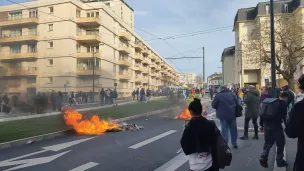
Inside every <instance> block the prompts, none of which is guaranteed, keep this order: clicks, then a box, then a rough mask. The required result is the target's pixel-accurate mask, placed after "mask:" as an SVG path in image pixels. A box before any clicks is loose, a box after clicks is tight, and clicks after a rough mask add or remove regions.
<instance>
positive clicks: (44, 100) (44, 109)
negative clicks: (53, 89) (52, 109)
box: [42, 93, 49, 112]
mask: <svg viewBox="0 0 304 171" xmlns="http://www.w3.org/2000/svg"><path fill="white" fill-rule="evenodd" d="M48 101H49V100H48V97H47V96H46V94H45V93H42V104H43V105H42V112H44V111H46V109H47V106H48Z"/></svg>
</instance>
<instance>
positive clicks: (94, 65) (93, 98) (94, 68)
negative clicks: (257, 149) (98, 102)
mask: <svg viewBox="0 0 304 171" xmlns="http://www.w3.org/2000/svg"><path fill="white" fill-rule="evenodd" d="M92 53H93V102H94V98H95V52H94V47H93V50H92Z"/></svg>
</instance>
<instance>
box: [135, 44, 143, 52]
mask: <svg viewBox="0 0 304 171" xmlns="http://www.w3.org/2000/svg"><path fill="white" fill-rule="evenodd" d="M134 47H135V49H136V50H139V51H142V50H144V49H145V47H144V45H143V44H142V43H140V42H135V46H134Z"/></svg>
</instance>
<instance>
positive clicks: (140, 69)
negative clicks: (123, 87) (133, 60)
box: [133, 65, 142, 72]
mask: <svg viewBox="0 0 304 171" xmlns="http://www.w3.org/2000/svg"><path fill="white" fill-rule="evenodd" d="M133 70H134V71H140V72H141V71H142V67H141V66H139V65H135V66H134V67H133Z"/></svg>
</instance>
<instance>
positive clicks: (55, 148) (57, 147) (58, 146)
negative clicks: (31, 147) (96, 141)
mask: <svg viewBox="0 0 304 171" xmlns="http://www.w3.org/2000/svg"><path fill="white" fill-rule="evenodd" d="M93 138H96V136H95V137H89V138H85V139H80V140H75V141H70V142H64V143H61V144H56V145H51V146H48V147H43V149H45V150H48V151H60V150H63V149H65V148H69V147H72V146H74V145H77V144H80V143H83V142H85V141H88V140H91V139H93Z"/></svg>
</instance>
